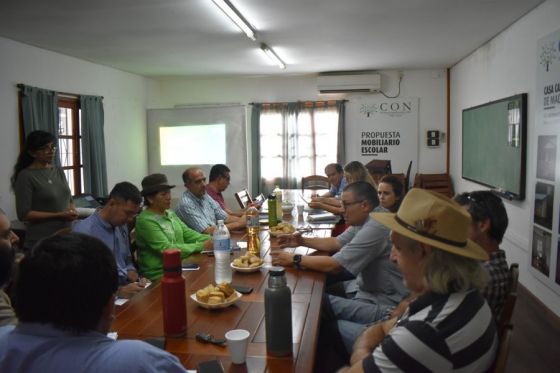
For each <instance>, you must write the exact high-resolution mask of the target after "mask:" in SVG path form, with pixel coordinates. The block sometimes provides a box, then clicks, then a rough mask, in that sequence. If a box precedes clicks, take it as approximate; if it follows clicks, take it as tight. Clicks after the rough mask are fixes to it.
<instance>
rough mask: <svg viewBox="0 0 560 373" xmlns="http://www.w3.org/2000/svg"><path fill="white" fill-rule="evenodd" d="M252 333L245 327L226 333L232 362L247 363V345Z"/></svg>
mask: <svg viewBox="0 0 560 373" xmlns="http://www.w3.org/2000/svg"><path fill="white" fill-rule="evenodd" d="M250 335H251V334H250V333H249V332H248V331H247V330H244V329H233V330H230V331H229V332H227V333H226V339H227V344H228V348H229V353H230V355H231V362H232V363H234V364H243V363H245V357H246V356H247V345H248V344H249V336H250Z"/></svg>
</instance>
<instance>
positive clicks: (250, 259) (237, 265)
mask: <svg viewBox="0 0 560 373" xmlns="http://www.w3.org/2000/svg"><path fill="white" fill-rule="evenodd" d="M263 263H264V260H262V259H261V258H260V257H258V256H256V255H254V254H249V253H247V254H245V255H242V256H240V257H239V258H235V259H234V260H233V262H231V264H230V266H231V268H233V269H235V270H236V271H238V272H256V271H258V270H259V269H260V268H261V267H262V266H263Z"/></svg>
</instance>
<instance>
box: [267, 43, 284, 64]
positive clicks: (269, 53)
mask: <svg viewBox="0 0 560 373" xmlns="http://www.w3.org/2000/svg"><path fill="white" fill-rule="evenodd" d="M261 51H263V53H264V54H265V55H266V56H267V57H268V58H269V59H270V60H271V61H272V62H273V63H274V64H275V65H276V66H278V67H279V68H281V69H285V68H286V64H285V63H284V62H282V60H281V59H280V57H278V55H277V54H276V53H275V52H274V50H272V48H270V47H269V46H268V45H266V44H265V43H261Z"/></svg>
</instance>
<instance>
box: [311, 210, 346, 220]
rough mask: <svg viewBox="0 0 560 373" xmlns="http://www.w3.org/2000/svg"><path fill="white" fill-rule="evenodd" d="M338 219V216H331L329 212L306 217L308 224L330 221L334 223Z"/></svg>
mask: <svg viewBox="0 0 560 373" xmlns="http://www.w3.org/2000/svg"><path fill="white" fill-rule="evenodd" d="M338 219H339V217H338V215H335V214H332V213H330V212H323V213H321V214H315V215H309V216H308V217H307V220H309V221H310V222H316V221H331V220H333V221H334V220H338Z"/></svg>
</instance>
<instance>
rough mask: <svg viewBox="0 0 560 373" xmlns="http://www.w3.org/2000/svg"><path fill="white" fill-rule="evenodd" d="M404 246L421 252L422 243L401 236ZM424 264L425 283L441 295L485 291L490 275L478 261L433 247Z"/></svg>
mask: <svg viewBox="0 0 560 373" xmlns="http://www.w3.org/2000/svg"><path fill="white" fill-rule="evenodd" d="M400 237H401V239H402V241H403V246H404V248H405V249H407V250H409V251H413V252H415V251H417V250H421V246H422V245H423V244H422V243H420V242H418V241H415V240H413V239H411V238H409V237H406V236H403V235H400ZM432 248H433V250H432V253H431V255H430V256H429V257H428V258H427V261H426V262H425V264H424V283H425V285H426V286H427V288H428V289H430V290H431V291H434V292H436V293H440V294H449V293H452V292H462V291H468V290H470V289H473V288H474V289H483V288H484V287H485V286H486V283H487V282H488V273H487V272H486V271H485V270H484V268H483V267H482V265H481V263H480V262H479V261H478V260H476V259H471V258H466V257H463V256H459V255H456V254H452V253H450V252H447V251H445V250H441V249H438V248H435V247H433V246H432Z"/></svg>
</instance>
